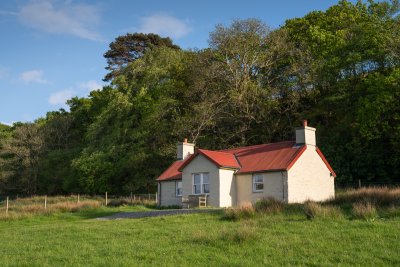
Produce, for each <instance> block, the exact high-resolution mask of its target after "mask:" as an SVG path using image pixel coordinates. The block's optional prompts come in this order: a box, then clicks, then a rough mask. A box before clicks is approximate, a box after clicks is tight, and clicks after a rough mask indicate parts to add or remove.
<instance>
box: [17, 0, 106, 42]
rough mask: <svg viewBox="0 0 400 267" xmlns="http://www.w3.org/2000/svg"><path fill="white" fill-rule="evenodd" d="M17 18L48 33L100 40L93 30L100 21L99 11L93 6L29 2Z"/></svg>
mask: <svg viewBox="0 0 400 267" xmlns="http://www.w3.org/2000/svg"><path fill="white" fill-rule="evenodd" d="M18 18H19V20H20V21H21V22H22V23H23V24H25V25H27V26H29V27H32V28H34V29H37V30H41V31H45V32H48V33H61V34H69V35H74V36H78V37H80V38H84V39H88V40H93V41H99V40H102V38H101V36H100V34H99V33H97V32H96V31H95V30H93V28H94V27H95V26H96V25H97V24H98V23H99V21H100V12H99V9H98V8H97V7H96V6H94V5H87V4H72V1H62V2H61V1H60V2H58V1H57V2H55V1H50V0H39V1H30V2H29V3H28V4H26V5H24V6H22V7H21V9H20V10H19V12H18Z"/></svg>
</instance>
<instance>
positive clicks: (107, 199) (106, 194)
mask: <svg viewBox="0 0 400 267" xmlns="http://www.w3.org/2000/svg"><path fill="white" fill-rule="evenodd" d="M107 204H108V199H107V192H106V206H107Z"/></svg>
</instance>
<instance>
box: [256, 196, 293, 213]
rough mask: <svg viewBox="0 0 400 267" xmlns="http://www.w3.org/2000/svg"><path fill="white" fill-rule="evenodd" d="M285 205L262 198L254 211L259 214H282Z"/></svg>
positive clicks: (272, 199)
mask: <svg viewBox="0 0 400 267" xmlns="http://www.w3.org/2000/svg"><path fill="white" fill-rule="evenodd" d="M285 206H286V205H285V203H283V202H282V201H279V200H277V199H275V198H272V197H269V198H263V199H261V200H259V201H257V202H256V205H255V209H256V211H257V212H259V213H266V214H270V213H282V212H283V210H284V209H285Z"/></svg>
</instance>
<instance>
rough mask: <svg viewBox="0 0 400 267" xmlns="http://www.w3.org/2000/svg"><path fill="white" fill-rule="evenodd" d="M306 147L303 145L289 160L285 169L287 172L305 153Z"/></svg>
mask: <svg viewBox="0 0 400 267" xmlns="http://www.w3.org/2000/svg"><path fill="white" fill-rule="evenodd" d="M306 149H307V146H306V145H303V146H302V147H301V148H300V149H299V150H298V151H297V152H296V153H295V154H294V155H293V157H292V158H291V159H290V161H289V165H288V166H287V167H286V170H287V171H288V170H289V169H290V168H292V166H293V165H294V164H295V163H296V161H297V160H298V159H299V158H300V156H301V155H302V154H303V153H304V151H306Z"/></svg>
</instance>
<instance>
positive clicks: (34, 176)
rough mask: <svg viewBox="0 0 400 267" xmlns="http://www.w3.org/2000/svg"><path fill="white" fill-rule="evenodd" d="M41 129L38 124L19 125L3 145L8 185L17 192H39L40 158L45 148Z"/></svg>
mask: <svg viewBox="0 0 400 267" xmlns="http://www.w3.org/2000/svg"><path fill="white" fill-rule="evenodd" d="M40 129H41V128H40V126H39V125H38V124H33V123H24V124H18V125H17V126H15V129H14V131H13V135H12V137H11V138H10V139H9V140H8V141H7V142H6V143H5V144H4V145H3V148H2V158H3V159H4V162H3V164H4V166H5V168H6V170H7V172H6V173H7V179H8V180H9V181H8V184H10V185H11V186H12V187H13V188H12V189H16V190H18V191H17V192H24V193H27V194H35V193H36V192H37V188H38V172H39V163H40V156H41V154H42V152H43V147H44V142H43V138H42V135H41V132H40ZM10 179H11V180H10Z"/></svg>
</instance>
